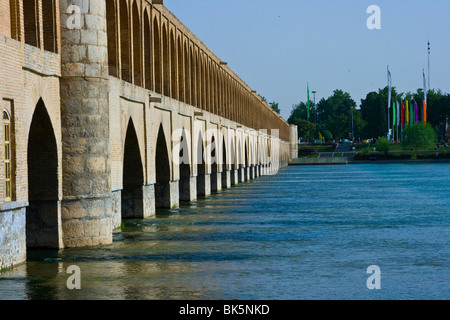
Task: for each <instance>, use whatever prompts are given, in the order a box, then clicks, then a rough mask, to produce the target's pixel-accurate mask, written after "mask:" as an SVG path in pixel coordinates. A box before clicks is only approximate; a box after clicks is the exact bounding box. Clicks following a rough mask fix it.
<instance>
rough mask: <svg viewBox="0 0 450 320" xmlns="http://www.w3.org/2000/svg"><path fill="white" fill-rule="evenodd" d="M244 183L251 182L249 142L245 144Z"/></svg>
mask: <svg viewBox="0 0 450 320" xmlns="http://www.w3.org/2000/svg"><path fill="white" fill-rule="evenodd" d="M244 158H245V161H244V181H248V180H249V170H250V169H249V167H248V149H247V141H245V142H244Z"/></svg>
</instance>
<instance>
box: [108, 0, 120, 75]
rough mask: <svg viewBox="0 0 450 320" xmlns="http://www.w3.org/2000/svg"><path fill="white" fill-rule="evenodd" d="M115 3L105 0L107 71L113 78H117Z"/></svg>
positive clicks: (112, 0) (111, 0)
mask: <svg viewBox="0 0 450 320" xmlns="http://www.w3.org/2000/svg"><path fill="white" fill-rule="evenodd" d="M116 11H117V9H116V1H114V0H106V32H107V35H108V70H109V74H110V75H111V76H113V77H118V73H117V69H118V63H117V52H118V50H117V23H116Z"/></svg>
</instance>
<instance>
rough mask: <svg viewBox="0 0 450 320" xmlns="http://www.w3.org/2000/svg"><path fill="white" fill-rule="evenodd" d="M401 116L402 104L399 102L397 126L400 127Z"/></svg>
mask: <svg viewBox="0 0 450 320" xmlns="http://www.w3.org/2000/svg"><path fill="white" fill-rule="evenodd" d="M401 116H402V115H401V114H400V102H397V126H399V125H400V119H401Z"/></svg>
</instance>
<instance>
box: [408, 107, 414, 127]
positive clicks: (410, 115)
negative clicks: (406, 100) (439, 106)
mask: <svg viewBox="0 0 450 320" xmlns="http://www.w3.org/2000/svg"><path fill="white" fill-rule="evenodd" d="M409 117H410V118H411V119H410V120H411V121H410V122H409V125H410V126H411V127H412V126H413V125H414V109H413V103H412V101H411V105H410V106H409Z"/></svg>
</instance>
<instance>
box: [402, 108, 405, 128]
mask: <svg viewBox="0 0 450 320" xmlns="http://www.w3.org/2000/svg"><path fill="white" fill-rule="evenodd" d="M405 120H406V119H405V105H404V104H403V103H402V127H404V126H405V123H406V121H405Z"/></svg>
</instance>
